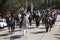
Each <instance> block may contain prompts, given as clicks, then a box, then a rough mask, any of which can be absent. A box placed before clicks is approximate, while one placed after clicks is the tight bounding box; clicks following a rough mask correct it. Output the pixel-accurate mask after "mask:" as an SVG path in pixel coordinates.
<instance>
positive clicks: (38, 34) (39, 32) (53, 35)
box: [0, 15, 60, 40]
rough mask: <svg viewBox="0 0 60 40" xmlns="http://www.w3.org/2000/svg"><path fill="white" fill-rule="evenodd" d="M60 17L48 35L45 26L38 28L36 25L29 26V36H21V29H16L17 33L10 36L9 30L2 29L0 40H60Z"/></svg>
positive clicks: (0, 30)
mask: <svg viewBox="0 0 60 40" xmlns="http://www.w3.org/2000/svg"><path fill="white" fill-rule="evenodd" d="M59 25H60V16H59V15H58V16H57V20H56V23H55V25H53V28H52V30H51V31H50V30H49V32H48V33H46V32H45V31H46V29H45V26H43V25H41V24H40V26H39V27H38V28H36V27H35V24H32V25H31V26H29V29H28V31H27V34H26V35H25V36H21V32H20V29H19V27H16V28H15V33H13V34H12V35H11V34H9V32H8V28H7V27H6V28H4V29H0V40H59V39H60V36H59V35H60V34H59V32H60V30H59V28H60V26H59Z"/></svg>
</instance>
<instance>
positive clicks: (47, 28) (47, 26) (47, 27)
mask: <svg viewBox="0 0 60 40" xmlns="http://www.w3.org/2000/svg"><path fill="white" fill-rule="evenodd" d="M48 30H49V25H46V33H47V32H48Z"/></svg>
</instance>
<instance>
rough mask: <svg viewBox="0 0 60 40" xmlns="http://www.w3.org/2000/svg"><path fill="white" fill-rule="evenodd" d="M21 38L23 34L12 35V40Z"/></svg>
mask: <svg viewBox="0 0 60 40" xmlns="http://www.w3.org/2000/svg"><path fill="white" fill-rule="evenodd" d="M20 38H22V36H21V35H14V36H11V37H10V40H15V39H20Z"/></svg>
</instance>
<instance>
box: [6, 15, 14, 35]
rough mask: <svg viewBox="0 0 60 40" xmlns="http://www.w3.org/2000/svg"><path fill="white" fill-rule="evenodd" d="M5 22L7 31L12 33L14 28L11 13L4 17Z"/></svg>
mask: <svg viewBox="0 0 60 40" xmlns="http://www.w3.org/2000/svg"><path fill="white" fill-rule="evenodd" d="M7 15H8V14H7ZM6 22H7V26H8V30H9V33H11V34H12V33H13V32H14V29H15V20H14V17H12V16H11V15H10V16H9V15H8V16H7V17H6Z"/></svg>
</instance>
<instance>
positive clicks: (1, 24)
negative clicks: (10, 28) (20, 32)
mask: <svg viewBox="0 0 60 40" xmlns="http://www.w3.org/2000/svg"><path fill="white" fill-rule="evenodd" d="M6 26H7V23H6V19H0V28H5V27H6Z"/></svg>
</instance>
